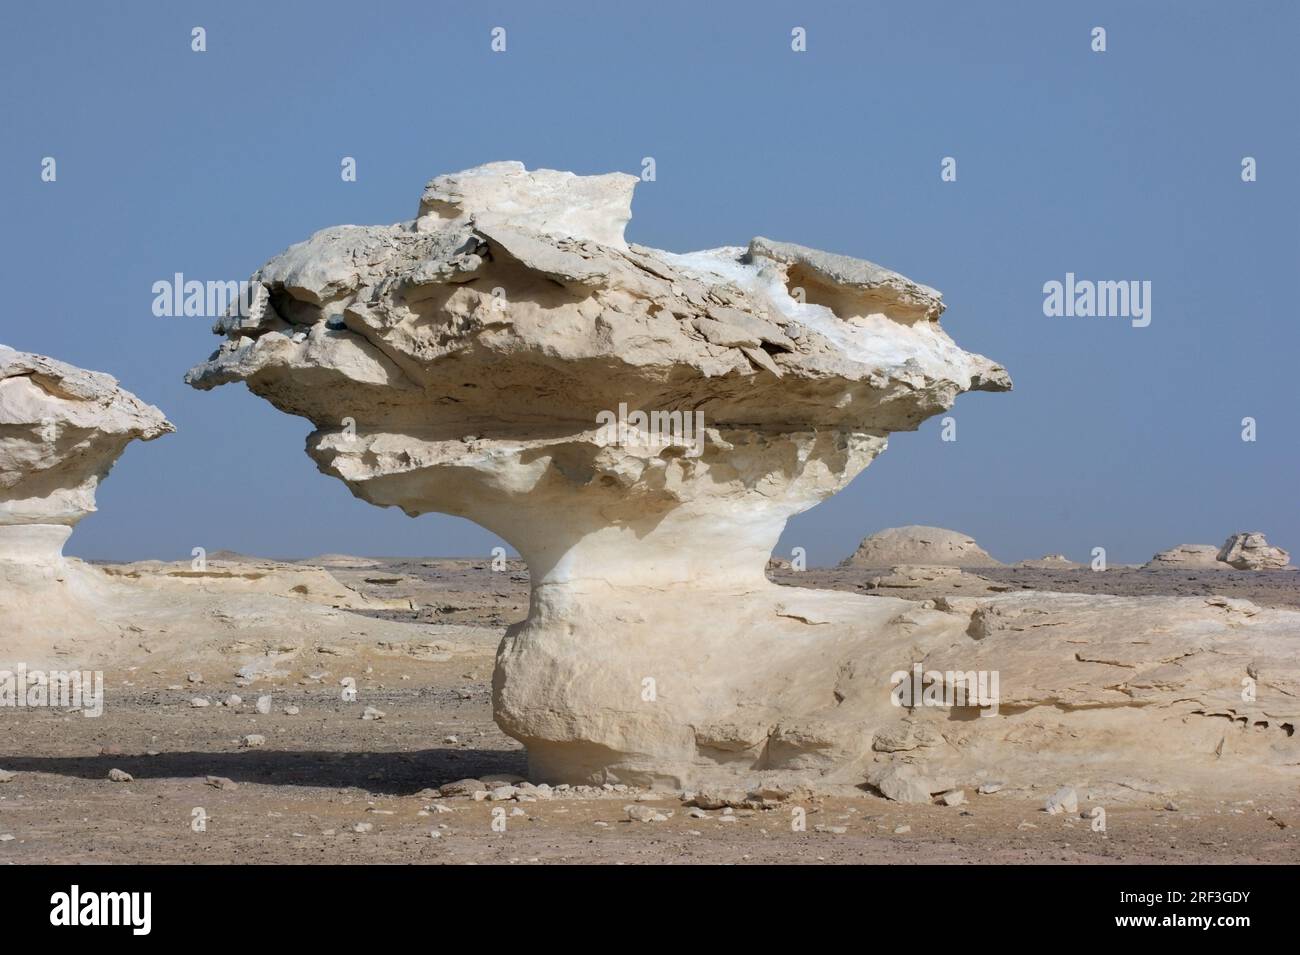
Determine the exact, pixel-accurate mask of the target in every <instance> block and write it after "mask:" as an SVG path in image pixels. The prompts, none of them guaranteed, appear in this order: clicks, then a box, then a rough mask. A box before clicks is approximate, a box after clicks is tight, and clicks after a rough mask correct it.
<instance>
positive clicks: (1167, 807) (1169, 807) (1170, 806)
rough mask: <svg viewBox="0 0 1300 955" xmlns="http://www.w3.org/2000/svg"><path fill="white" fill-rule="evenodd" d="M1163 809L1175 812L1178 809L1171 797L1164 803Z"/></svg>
mask: <svg viewBox="0 0 1300 955" xmlns="http://www.w3.org/2000/svg"><path fill="white" fill-rule="evenodd" d="M1165 811H1166V812H1177V811H1178V803H1176V802H1174V801H1173V800H1172V799H1171V800H1169V802H1167V803H1165Z"/></svg>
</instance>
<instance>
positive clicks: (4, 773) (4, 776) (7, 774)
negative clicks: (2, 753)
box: [0, 769, 18, 783]
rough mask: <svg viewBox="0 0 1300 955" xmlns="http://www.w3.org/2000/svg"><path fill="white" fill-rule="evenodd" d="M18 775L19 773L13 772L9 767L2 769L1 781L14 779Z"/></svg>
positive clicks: (0, 770) (0, 773) (0, 771)
mask: <svg viewBox="0 0 1300 955" xmlns="http://www.w3.org/2000/svg"><path fill="white" fill-rule="evenodd" d="M17 776H18V774H17V773H11V772H10V771H9V770H7V769H0V783H7V782H9V780H11V779H14V778H16V777H17Z"/></svg>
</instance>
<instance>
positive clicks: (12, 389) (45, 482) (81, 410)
mask: <svg viewBox="0 0 1300 955" xmlns="http://www.w3.org/2000/svg"><path fill="white" fill-rule="evenodd" d="M174 430H175V428H173V427H172V425H171V422H169V421H168V420H167V419H166V418H165V417H164V416H163V413H162V412H161V411H159V410H158V409H157V408H155V407H154V406H153V405H148V404H145V403H144V402H143V401H141V400H140V399H139V398H137V397H136V396H135V395H133V394H131V393H130V392H129V391H125V390H123V389H121V388H119V387H118V385H117V379H115V378H113V377H111V376H109V375H105V374H101V373H100V372H97V371H86V370H85V369H82V368H76V367H74V366H72V365H68V364H64V363H63V362H61V361H55V360H54V359H53V358H46V357H45V356H43V355H31V354H28V353H26V352H20V351H15V350H14V349H12V348H9V347H8V346H6V345H0V561H3V562H5V563H8V564H15V563H16V564H26V565H40V566H43V567H46V568H49V569H53V570H55V571H56V573H57V572H60V571H61V569H62V561H63V542H64V541H66V540H67V539H68V536H69V535H70V534H71V533H72V528H73V527H75V526H76V524H77V522H78V521H80V520H81V519H82V518H83V517H85V516H86V515H87V514H89V513H91V512H92V511H94V510H95V490H96V488H98V487H99V482H100V481H102V480H103V479H104V478H105V477H107V476H108V472H109V470H110V469H112V467H113V465H114V463H116V461H117V459H118V456H119V455H121V453H122V452H123V451H124V450H125V449H126V446H127V445H128V444H130V443H131V442H132V441H134V440H136V439H137V438H138V439H140V440H142V441H151V440H153V439H154V438H157V437H159V436H161V435H164V434H167V433H169V432H171V431H174Z"/></svg>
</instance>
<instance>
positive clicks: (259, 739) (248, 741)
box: [239, 733, 266, 749]
mask: <svg viewBox="0 0 1300 955" xmlns="http://www.w3.org/2000/svg"><path fill="white" fill-rule="evenodd" d="M239 745H240V746H242V747H244V749H256V748H257V747H258V746H265V745H266V737H265V736H263V735H262V734H261V733H249V734H248V735H246V736H241V737H240V738H239Z"/></svg>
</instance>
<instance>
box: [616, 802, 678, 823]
mask: <svg viewBox="0 0 1300 955" xmlns="http://www.w3.org/2000/svg"><path fill="white" fill-rule="evenodd" d="M623 811H624V812H625V813H627V817H628V819H630V820H632V821H633V822H667V821H668V817H667V816H665V815H664V814H663V813H662V812H658V811H657V810H654V809H651V808H650V807H649V806H647V805H644V804H643V803H637V802H634V803H632V804H631V805H628V806H624V807H623Z"/></svg>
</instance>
